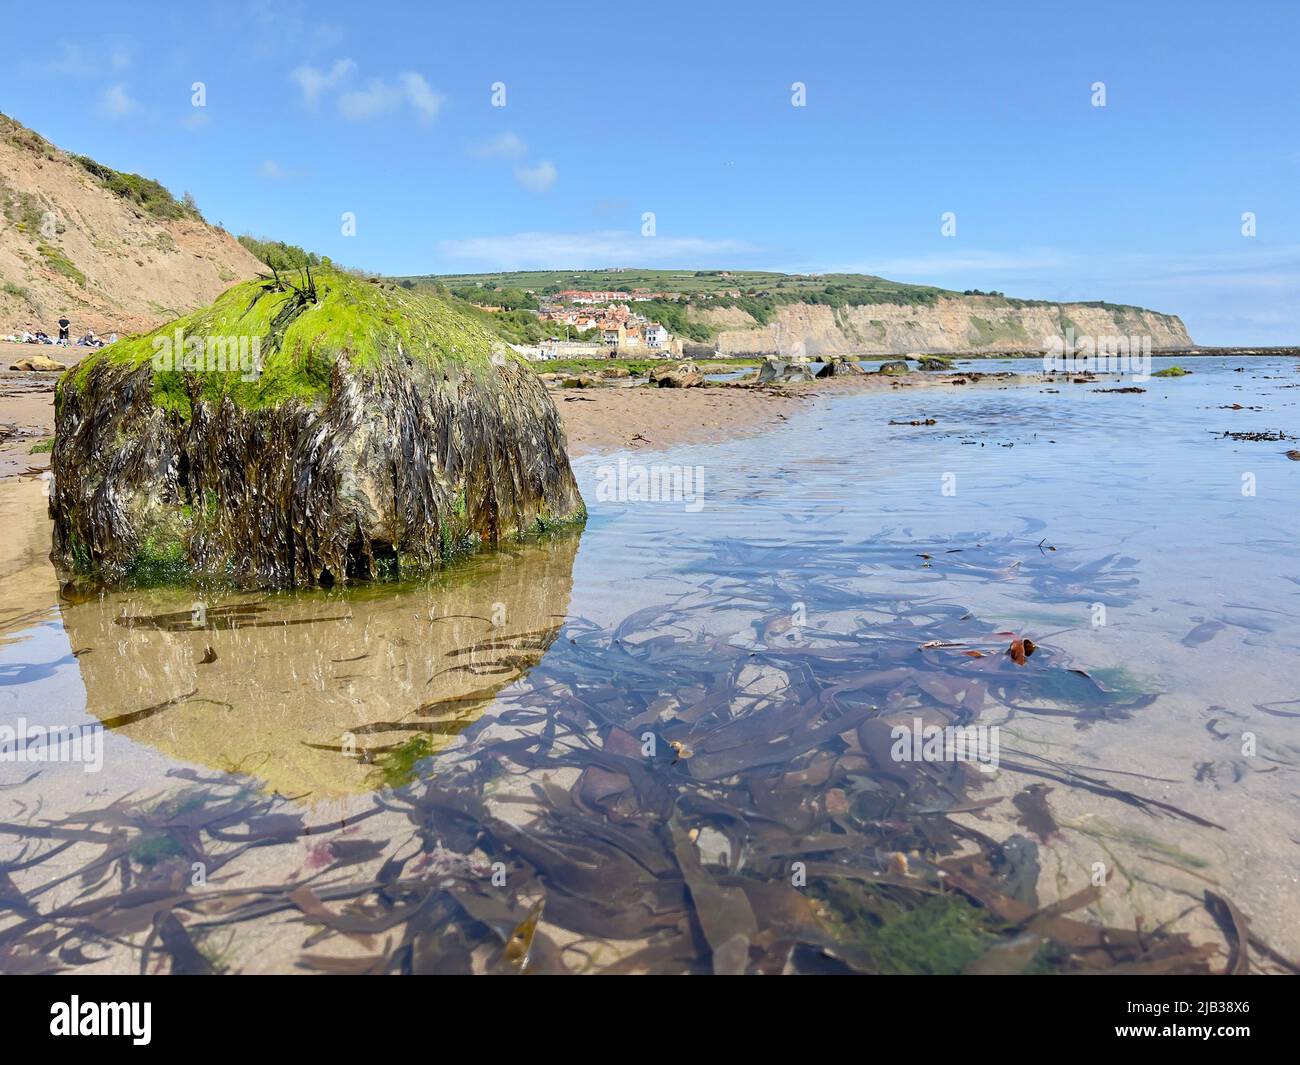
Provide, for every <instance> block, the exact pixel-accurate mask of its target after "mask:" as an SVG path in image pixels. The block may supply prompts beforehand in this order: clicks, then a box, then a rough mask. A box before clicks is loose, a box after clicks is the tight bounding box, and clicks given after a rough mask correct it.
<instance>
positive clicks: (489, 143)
mask: <svg viewBox="0 0 1300 1065" xmlns="http://www.w3.org/2000/svg"><path fill="white" fill-rule="evenodd" d="M469 152H470V155H472V156H474V158H475V159H522V158H523V157H524V156H525V155H527V154H528V145H526V144H525V143H524V142H523V141H522V140H521V139H520V138H519V137H517V136H516V135H515V134H513V133H501V134H498V135H497V136H495V137H493V138H492V139H491V140H486V141H482V142H480V143H478V144H476V145H474V146H473V147H472V148H470V150H469Z"/></svg>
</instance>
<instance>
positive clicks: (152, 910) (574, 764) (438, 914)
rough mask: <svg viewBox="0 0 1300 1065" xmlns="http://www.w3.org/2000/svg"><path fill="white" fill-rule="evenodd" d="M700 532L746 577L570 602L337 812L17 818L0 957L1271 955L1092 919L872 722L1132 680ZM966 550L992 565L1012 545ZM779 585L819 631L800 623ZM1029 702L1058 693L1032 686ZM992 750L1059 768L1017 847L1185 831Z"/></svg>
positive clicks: (960, 777) (193, 794)
mask: <svg viewBox="0 0 1300 1065" xmlns="http://www.w3.org/2000/svg"><path fill="white" fill-rule="evenodd" d="M724 550H725V551H726V553H727V554H728V556H729V557H732V558H735V557H737V556H739V555H744V556H745V557H746V559H747V561H746V565H745V567H744V569H745V570H746V571H747V573H748V578H747V579H740V575H739V574H737V575H736V576H735V577H730V576H727V575H726V574H725V572H723V571H724V570H725V569H726V564H725V559H722V560H717V562H718V565H717V567H716V568H714V569H713V572H714V574H715V576H714V578H713V579H712V580H711V581H710V582H709V587H708V588H707V589H706V590H704V591H693V592H691V593H688V594H686V595H683V596H681V597H679V598H678V599H676V600H675V601H673V602H670V603H665V604H663V605H662V606H656V607H648V608H643V609H641V610H638V611H636V612H634V613H633V614H631V615H630V616H629V617H627V618H626V619H624V621H623V622H622V623H621V624H619V625H616V626H614V627H612V628H605V627H602V626H599V625H597V624H594V623H592V622H589V621H584V620H582V619H571V620H570V621H569V622H568V623H567V625H566V627H565V631H564V632H563V635H562V637H561V638H560V639H558V640H556V641H555V642H554V643H553V644H551V646H550V648H549V650H548V651H547V652H546V654H545V657H544V659H543V660H542V662H541V664H540V665H538V666H537V667H536V668H535V669H534V670H533V671H532V672H531V673H529V674H528V676H527V678H526V679H525V680H524V681H522V682H520V683H518V684H516V685H515V686H514V687H513V688H510V689H508V690H507V691H506V692H504V693H503V694H502V696H500V697H499V698H498V701H497V703H496V704H495V706H494V708H493V710H492V711H491V712H490V713H489V714H488V715H487V716H485V717H483V718H481V719H480V720H479V721H478V722H476V723H474V724H471V725H469V726H468V727H467V728H465V729H464V731H463V732H462V733H461V736H462V739H463V742H462V743H461V744H460V745H459V746H457V747H456V748H454V749H450V750H447V751H445V752H443V753H442V754H441V755H440V756H438V758H437V759H436V760H435V761H434V762H433V763H432V766H431V773H430V775H429V776H428V777H427V778H425V779H423V780H419V781H416V782H414V783H412V784H409V785H407V786H404V787H401V788H398V789H396V790H393V791H389V792H383V793H380V794H377V795H375V796H374V797H373V798H372V799H371V800H370V801H369V804H368V805H367V806H365V808H364V809H362V810H360V811H359V812H358V813H355V814H353V815H351V816H349V817H348V818H346V819H345V823H343V824H340V823H339V822H338V821H332V822H328V823H326V822H324V821H323V820H322V821H319V822H315V823H313V822H311V821H310V819H309V818H308V816H307V815H306V814H305V813H303V812H302V811H300V810H298V809H297V808H296V807H295V806H294V805H293V804H292V803H289V802H287V801H285V800H281V799H267V798H265V797H263V796H259V795H257V794H256V793H254V792H252V791H249V790H248V789H247V788H246V786H245V785H243V784H241V783H240V782H238V781H231V780H229V779H228V778H223V777H219V776H214V777H199V776H195V775H193V774H178V775H181V776H184V777H186V778H187V783H188V785H189V788H188V790H186V791H183V792H182V793H181V795H180V796H179V797H177V798H173V799H170V800H168V802H170V803H171V805H170V806H162V805H160V803H159V801H157V800H153V801H149V802H142V803H126V802H121V803H118V804H114V805H112V806H110V807H108V808H106V809H104V810H99V811H90V812H87V813H84V814H81V815H78V816H77V817H67V818H61V819H54V820H50V819H47V818H42V817H39V816H37V815H36V812H35V811H31V812H29V816H28V817H27V818H26V819H24V820H23V821H21V822H20V823H11V824H8V825H5V826H3V831H4V833H5V835H6V836H7V837H8V838H9V839H10V840H12V841H15V842H16V844H17V854H16V857H14V858H13V859H11V860H9V861H8V862H7V864H6V865H5V866H4V868H3V871H2V873H3V876H2V878H0V893H2V896H0V897H2V899H3V904H4V907H5V910H6V913H7V916H6V917H5V918H4V919H3V922H2V924H0V967H3V968H5V969H7V970H14V971H19V970H39V969H58V968H80V967H83V966H95V965H96V964H97V962H99V960H100V959H103V958H105V957H106V956H108V957H110V958H116V957H120V956H122V955H126V956H127V957H130V958H132V959H135V958H136V956H137V955H138V962H139V965H140V968H141V969H143V970H156V969H163V970H170V971H198V970H200V969H202V968H203V967H204V965H205V964H206V965H207V966H208V967H209V968H212V969H222V968H227V969H228V968H237V967H239V966H240V955H239V951H238V945H239V944H240V942H241V937H243V936H245V935H247V936H248V938H249V941H250V942H256V943H258V944H259V948H258V951H259V953H265V950H266V948H265V943H266V942H267V941H268V937H269V938H270V940H271V941H272V942H274V943H277V944H279V947H278V952H277V954H276V957H277V961H276V962H275V965H276V966H277V967H283V968H290V967H295V966H296V967H299V968H303V969H309V970H320V971H331V972H471V971H500V972H520V971H527V972H576V971H601V972H608V973H617V972H680V973H689V972H766V973H778V972H835V971H852V972H972V973H995V972H1103V971H1123V972H1206V971H1214V970H1223V969H1230V970H1231V971H1244V969H1245V968H1246V967H1258V966H1260V965H1263V966H1264V967H1265V968H1271V969H1285V968H1287V967H1288V966H1289V963H1288V962H1286V961H1285V960H1284V959H1281V958H1279V957H1278V956H1277V955H1276V954H1274V953H1273V952H1271V951H1269V950H1268V948H1267V946H1266V945H1264V944H1261V943H1260V942H1259V941H1258V940H1257V939H1255V938H1254V937H1253V936H1252V934H1251V933H1250V930H1249V926H1248V923H1247V922H1246V918H1245V916H1244V915H1242V914H1241V912H1240V911H1239V910H1237V909H1236V908H1235V907H1234V906H1231V905H1230V904H1229V903H1227V901H1226V900H1223V899H1221V897H1220V896H1217V895H1215V896H1213V897H1212V898H1211V897H1207V903H1206V905H1207V906H1208V907H1212V908H1213V911H1214V915H1215V916H1216V917H1217V918H1218V919H1219V921H1220V922H1221V925H1222V927H1223V928H1224V932H1223V937H1222V940H1221V941H1214V940H1210V941H1200V942H1198V941H1195V940H1194V937H1193V936H1192V935H1191V934H1189V933H1188V932H1184V931H1178V930H1175V929H1174V928H1172V927H1166V926H1160V927H1156V928H1151V929H1143V928H1141V927H1138V928H1122V927H1107V926H1104V925H1103V924H1101V923H1098V922H1096V921H1095V920H1088V919H1084V918H1083V917H1081V916H1078V912H1079V911H1081V910H1083V909H1084V908H1086V907H1089V906H1093V905H1095V904H1096V903H1097V902H1098V901H1099V900H1101V899H1102V897H1103V893H1104V891H1105V890H1106V889H1105V888H1104V887H1102V886H1100V885H1096V884H1078V885H1073V886H1072V888H1071V890H1072V891H1073V894H1070V895H1068V896H1067V897H1064V898H1062V899H1060V900H1059V901H1057V902H1055V903H1052V904H1049V905H1047V906H1040V904H1039V902H1038V900H1037V896H1036V890H1035V888H1036V881H1037V878H1038V868H1039V857H1038V845H1037V844H1035V843H1034V842H1033V841H1032V840H1030V839H1028V838H1027V837H1026V836H1024V835H1014V834H1013V835H1012V836H1011V837H1010V838H1009V839H1006V840H1003V841H999V840H996V839H994V838H992V837H991V836H989V835H986V834H985V833H984V832H982V831H980V830H979V829H976V828H974V827H972V824H971V819H970V818H969V817H966V816H963V815H968V814H972V813H974V814H979V813H980V812H981V811H983V810H985V809H988V808H990V807H991V806H992V805H994V804H997V803H999V802H1002V800H1001V799H1000V798H999V797H998V796H985V795H982V794H981V788H980V783H981V781H982V780H983V779H985V778H984V775H983V774H981V773H980V772H979V770H978V769H977V768H975V767H974V766H972V765H971V764H969V763H962V762H953V761H938V762H929V761H900V760H897V759H896V758H895V757H894V755H893V753H892V746H893V744H892V737H891V728H892V726H893V725H894V724H897V723H900V722H902V723H906V722H911V721H914V720H915V719H917V718H920V719H922V720H923V721H924V722H925V723H926V724H935V725H945V724H950V725H969V724H973V723H975V722H978V721H979V720H981V718H987V716H988V715H990V714H992V713H993V712H994V711H995V710H997V711H998V712H1000V713H1004V714H1005V713H1007V712H1012V709H1011V708H1014V707H1020V708H1022V710H1020V711H1015V712H1039V711H1043V712H1047V711H1051V712H1055V713H1065V714H1068V715H1070V716H1073V717H1075V718H1077V720H1078V721H1080V722H1087V721H1089V720H1093V719H1095V717H1096V716H1097V714H1098V713H1099V712H1101V711H1103V710H1104V711H1106V712H1107V713H1109V712H1111V711H1114V710H1116V709H1121V710H1123V712H1130V711H1131V710H1133V709H1135V708H1137V706H1138V705H1140V704H1141V703H1142V700H1144V699H1148V698H1150V697H1151V693H1145V694H1143V695H1141V696H1139V697H1134V696H1132V695H1131V693H1130V694H1126V695H1116V694H1115V693H1112V692H1109V691H1107V690H1106V689H1105V687H1104V686H1102V685H1096V684H1075V683H1074V682H1070V684H1069V685H1064V686H1062V685H1059V684H1057V685H1053V684H1049V683H1047V682H1046V681H1045V680H1044V678H1052V677H1057V678H1059V677H1060V676H1061V675H1063V674H1065V673H1067V672H1068V671H1069V670H1070V669H1071V668H1073V667H1072V664H1071V662H1070V660H1069V659H1068V657H1067V656H1066V655H1065V654H1064V653H1063V652H1061V651H1060V650H1059V649H1057V648H1056V647H1054V646H1053V644H1052V642H1051V640H1050V638H1042V639H1039V640H1036V641H1035V642H1036V643H1037V644H1038V647H1037V649H1036V651H1035V653H1034V655H1033V656H1032V658H1029V659H1028V660H1027V661H1026V663H1025V664H1023V665H1018V664H1016V663H1015V662H1013V661H1012V660H1011V659H1010V658H1009V657H1008V656H1007V655H1006V654H1004V653H1000V652H999V653H996V654H990V655H987V656H983V657H980V658H971V657H967V656H966V655H964V654H962V653H961V650H960V648H950V647H947V646H945V645H952V644H957V645H961V646H962V647H970V646H990V647H1001V648H1005V646H1006V640H1005V639H1004V638H1003V637H1001V636H999V635H998V634H997V633H996V632H994V631H991V629H992V626H989V625H983V624H981V623H980V622H979V621H978V620H977V619H975V618H973V617H971V616H970V615H969V614H968V613H967V612H965V611H964V610H962V609H961V608H960V607H959V606H956V605H954V604H951V603H948V602H944V601H940V600H937V599H935V598H933V597H925V598H921V597H914V598H912V599H910V600H909V599H906V598H904V597H902V596H900V595H899V593H898V591H897V586H896V585H894V586H891V587H890V589H889V590H888V591H887V592H885V593H874V594H873V593H870V592H869V591H866V590H864V588H863V587H862V583H863V582H862V581H861V580H860V578H861V577H862V573H861V572H859V571H849V570H846V569H845V568H844V566H843V565H842V563H841V561H840V560H839V559H837V558H835V557H834V554H833V552H826V553H823V554H819V555H814V556H813V557H812V558H809V556H807V555H805V556H804V568H803V570H802V571H800V572H799V573H795V572H792V571H789V570H785V569H784V568H783V567H782V566H781V564H780V558H781V555H782V549H773V551H772V552H771V553H770V554H769V553H767V552H765V550H764V549H763V548H761V547H758V546H755V545H740V544H730V545H727V546H726V547H725V548H724ZM981 550H982V551H983V552H984V554H983V557H982V559H981V562H980V564H981V565H984V566H988V567H992V568H993V569H994V571H997V572H1001V571H1006V570H1007V569H1009V568H1011V567H1013V566H1014V564H1015V562H1016V561H1017V559H1016V558H1015V557H1013V556H1014V555H1015V554H1016V552H1015V551H1006V552H1004V553H1003V557H1001V558H998V557H995V556H996V554H997V552H996V551H995V550H993V549H992V548H989V547H988V546H987V545H986V546H985V547H984V548H982V549H981ZM930 553H932V554H933V553H934V552H930ZM963 553H964V552H963ZM936 557H937V556H936ZM1026 565H1027V563H1026ZM1035 565H1036V566H1048V565H1051V563H1050V562H1038V563H1035ZM1063 566H1064V564H1063ZM1066 572H1067V573H1072V574H1074V575H1076V576H1077V574H1078V572H1079V571H1078V570H1077V569H1074V570H1070V569H1068V568H1067V569H1066ZM755 573H759V574H768V575H769V576H767V577H765V578H761V579H755V578H754V576H753V575H754V574H755ZM927 579H929V580H933V579H935V575H934V574H931V575H930V576H929V577H928V578H927ZM939 579H947V577H941V578H939ZM1070 579H1071V580H1073V579H1074V577H1071V578H1070ZM792 593H798V594H797V595H796V596H795V598H794V599H793V600H792V599H791V594H792ZM792 601H799V602H805V603H807V604H809V607H810V611H811V610H812V608H813V607H814V605H815V607H816V613H815V615H814V616H816V617H820V618H824V619H826V620H825V621H824V622H823V623H822V624H821V625H820V626H817V627H802V628H799V629H795V628H793V627H792V626H790V625H789V624H788V621H789V614H790V603H791V602H792ZM844 622H847V624H844ZM478 642H479V641H477V640H473V641H469V642H467V643H466V644H465V645H464V648H463V649H464V650H466V651H468V650H470V648H471V647H472V646H473V645H474V644H475V643H478ZM922 645H930V647H929V649H925V650H923V649H922ZM494 650H508V648H494ZM448 657H449V659H451V660H454V659H456V658H457V657H458V656H457V655H455V654H452V655H449V656H448ZM1047 690H1052V691H1055V692H1057V694H1058V698H1059V693H1060V692H1062V691H1064V692H1065V694H1066V695H1067V696H1068V698H1069V700H1070V701H1069V702H1068V703H1066V702H1055V703H1050V704H1049V703H1048V702H1047V700H1046V699H1045V697H1044V694H1043V693H1044V692H1045V691H1047ZM419 706H420V703H419V702H418V701H417V700H415V699H414V698H413V699H412V702H411V709H412V710H416V709H417V708H418V707H419ZM418 718H419V715H418V714H417V715H416V719H418ZM1002 764H1003V768H1004V769H1006V768H1008V767H1009V766H1014V771H1015V772H1016V773H1018V774H1019V773H1024V774H1027V775H1029V776H1031V777H1035V776H1036V777H1038V778H1040V779H1046V780H1050V781H1052V782H1053V783H1052V785H1051V787H1052V790H1051V791H1050V792H1049V791H1047V790H1046V789H1038V790H1035V791H1032V792H1029V794H1030V796H1032V798H1031V799H1029V800H1027V801H1026V802H1025V803H1024V804H1022V811H1021V812H1022V814H1023V815H1024V816H1025V819H1026V822H1027V825H1028V827H1029V829H1030V831H1032V832H1034V833H1035V834H1039V835H1041V836H1045V837H1050V836H1051V826H1052V825H1054V824H1055V823H1056V822H1055V820H1054V819H1053V818H1052V817H1051V814H1050V803H1051V802H1054V801H1055V799H1056V797H1057V795H1058V793H1063V792H1064V791H1065V790H1069V789H1075V788H1083V789H1085V790H1086V791H1088V792H1090V793H1091V794H1093V795H1095V796H1099V797H1100V796H1104V797H1105V798H1106V799H1115V800H1117V801H1121V802H1126V803H1129V804H1130V805H1137V806H1139V808H1141V809H1143V810H1144V811H1146V812H1147V813H1148V814H1149V815H1150V816H1152V817H1155V818H1161V819H1171V820H1176V821H1183V822H1185V823H1197V824H1200V825H1208V822H1206V821H1205V820H1204V819H1201V818H1197V817H1196V816H1195V815H1194V814H1191V813H1188V812H1185V811H1182V810H1179V809H1178V808H1177V807H1175V806H1174V805H1172V804H1170V803H1166V802H1163V801H1160V800H1157V799H1155V798H1154V797H1150V796H1144V795H1141V794H1139V793H1137V792H1133V791H1129V790H1127V789H1126V788H1122V787H1119V786H1118V785H1115V784H1113V783H1111V782H1110V781H1109V779H1108V778H1107V773H1106V771H1105V770H1104V769H1095V768H1094V769H1090V770H1089V771H1088V772H1087V773H1084V772H1082V771H1080V770H1079V769H1077V768H1075V767H1071V766H1066V765H1060V764H1056V763H1053V762H1050V761H1049V760H1047V759H1045V758H1043V757H1041V756H1038V755H1034V754H1028V753H1025V752H1017V751H1011V752H1009V754H1008V756H1007V757H1004V759H1003V763H1002ZM1031 783H1032V782H1031ZM1026 790H1028V789H1026ZM1049 796H1050V798H1049ZM1040 799H1042V800H1047V801H1045V802H1040ZM1044 811H1047V812H1046V813H1045V812H1044ZM1209 830H1210V831H1215V829H1214V828H1213V827H1212V826H1210V827H1209ZM168 840H169V841H170V842H166V841H168ZM159 841H161V842H159ZM254 851H256V853H257V854H258V855H263V856H267V857H270V858H273V859H276V858H278V861H274V860H273V861H272V862H271V863H270V865H269V867H270V868H273V869H276V870H278V871H279V873H278V875H277V876H267V875H265V874H260V873H259V872H258V868H259V866H254V865H253V864H252V863H245V862H243V861H241V859H242V858H244V857H245V856H249V855H251V854H252V853H253V852H254ZM196 862H197V863H200V864H201V865H202V866H203V867H204V868H205V869H206V870H207V872H206V879H205V882H204V884H203V885H202V886H197V885H195V884H194V883H193V882H192V876H191V873H190V870H192V869H193V868H194V864H195V863H196ZM262 864H263V865H264V866H265V865H266V863H265V861H264V862H263V863H262ZM245 866H247V867H245ZM59 870H64V871H62V872H60V871H59ZM73 884H75V885H76V886H75V888H71V885H73ZM255 928H256V929H258V930H259V931H258V934H256V935H254V934H252V932H253V929H255ZM227 947H229V949H227ZM258 960H259V959H257V958H255V957H251V956H249V955H244V956H243V958H242V964H243V966H245V967H247V966H248V965H250V964H252V963H253V962H254V961H258ZM259 963H260V964H261V965H266V964H267V963H266V962H265V961H264V960H260V962H259Z"/></svg>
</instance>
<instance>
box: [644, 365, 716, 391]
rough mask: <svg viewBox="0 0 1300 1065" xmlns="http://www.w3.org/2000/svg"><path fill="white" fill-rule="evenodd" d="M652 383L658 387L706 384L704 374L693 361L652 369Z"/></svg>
mask: <svg viewBox="0 0 1300 1065" xmlns="http://www.w3.org/2000/svg"><path fill="white" fill-rule="evenodd" d="M650 383H651V384H652V385H654V386H655V387H656V388H695V387H697V386H699V385H702V384H704V374H703V373H701V372H700V368H699V366H697V365H696V364H695V363H693V362H679V363H678V364H677V365H676V366H656V367H655V368H654V369H653V370H651V371H650Z"/></svg>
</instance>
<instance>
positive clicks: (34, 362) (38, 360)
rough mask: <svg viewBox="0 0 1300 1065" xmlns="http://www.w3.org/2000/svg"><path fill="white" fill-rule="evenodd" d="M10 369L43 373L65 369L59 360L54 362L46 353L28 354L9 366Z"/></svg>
mask: <svg viewBox="0 0 1300 1065" xmlns="http://www.w3.org/2000/svg"><path fill="white" fill-rule="evenodd" d="M9 369H11V370H36V371H41V372H45V373H62V372H63V371H64V370H66V369H67V367H66V366H64V365H63V363H61V362H55V361H54V360H53V359H51V358H50V357H49V356H47V355H28V356H26V357H25V358H21V359H19V360H18V361H17V362H16V363H14V364H13V365H12V366H10V367H9Z"/></svg>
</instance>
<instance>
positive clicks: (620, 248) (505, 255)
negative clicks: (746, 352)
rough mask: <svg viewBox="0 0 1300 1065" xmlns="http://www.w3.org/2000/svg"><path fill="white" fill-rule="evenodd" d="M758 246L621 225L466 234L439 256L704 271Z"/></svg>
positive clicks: (473, 261)
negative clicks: (642, 231) (667, 234)
mask: <svg viewBox="0 0 1300 1065" xmlns="http://www.w3.org/2000/svg"><path fill="white" fill-rule="evenodd" d="M757 250H758V249H757V248H755V247H754V246H753V245H751V244H747V243H745V242H743V241H735V240H709V239H706V238H703V237H663V236H659V237H643V236H641V235H640V233H639V232H628V231H624V230H617V229H601V230H593V231H591V232H585V233H538V232H532V233H510V234H503V235H499V236H484V237H464V238H461V239H456V240H444V241H440V242H439V244H438V251H439V254H440V255H442V256H443V257H444V258H446V259H448V260H454V261H455V262H457V263H462V264H465V265H475V266H484V267H487V268H489V269H496V270H541V269H555V270H561V269H569V268H573V269H599V268H602V267H610V266H616V265H633V264H635V265H640V266H648V265H651V264H664V265H673V266H682V267H690V268H692V269H705V268H708V267H709V266H711V265H716V266H728V265H734V262H733V260H734V259H735V258H736V257H737V256H741V255H752V254H753V253H754V252H756V251H757Z"/></svg>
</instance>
